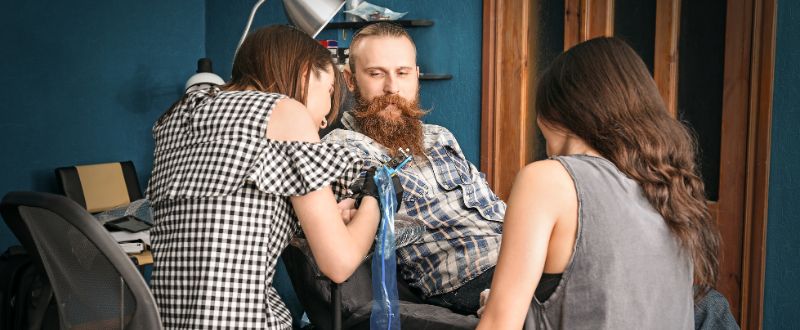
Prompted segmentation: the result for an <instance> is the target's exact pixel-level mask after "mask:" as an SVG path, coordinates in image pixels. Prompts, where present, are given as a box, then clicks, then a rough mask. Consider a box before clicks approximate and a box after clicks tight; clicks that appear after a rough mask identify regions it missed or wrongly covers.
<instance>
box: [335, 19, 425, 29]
mask: <svg viewBox="0 0 800 330" xmlns="http://www.w3.org/2000/svg"><path fill="white" fill-rule="evenodd" d="M378 22H389V23H394V24H397V25H400V26H402V27H417V26H432V25H433V21H432V20H429V19H400V20H395V21H361V22H330V23H328V25H326V26H325V28H324V29H325V30H331V29H360V28H362V27H365V26H367V25H370V24H372V23H378Z"/></svg>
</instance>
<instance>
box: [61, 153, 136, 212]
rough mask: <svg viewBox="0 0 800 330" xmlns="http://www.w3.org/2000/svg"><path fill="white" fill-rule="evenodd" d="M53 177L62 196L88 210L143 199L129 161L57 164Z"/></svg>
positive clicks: (116, 205) (104, 208)
mask: <svg viewBox="0 0 800 330" xmlns="http://www.w3.org/2000/svg"><path fill="white" fill-rule="evenodd" d="M56 179H57V181H58V183H59V186H60V187H61V189H62V190H63V192H64V196H67V197H69V199H71V200H74V201H75V202H77V203H78V204H80V205H81V206H83V208H85V209H87V210H89V212H90V213H96V212H101V211H106V210H109V209H112V208H114V207H118V206H121V205H125V204H128V203H130V202H133V201H135V200H137V199H142V198H143V196H142V190H141V188H140V187H139V179H138V178H137V176H136V169H135V168H134V166H133V162H132V161H124V162H113V163H101V164H87V165H76V166H66V167H59V168H57V169H56Z"/></svg>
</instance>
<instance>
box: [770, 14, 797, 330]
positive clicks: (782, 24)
mask: <svg viewBox="0 0 800 330" xmlns="http://www.w3.org/2000/svg"><path fill="white" fill-rule="evenodd" d="M776 45H777V47H776V52H775V87H774V88H775V91H774V95H773V105H772V146H771V153H770V180H769V181H770V182H769V217H768V220H767V269H766V283H765V285H764V329H768V330H769V329H796V328H797V327H798V324H800V313H798V312H797V311H798V308H800V239H798V235H800V221H798V219H800V203H798V202H800V197H798V196H800V147H798V143H799V142H800V128H799V127H798V125H800V2H798V1H795V0H780V1H778V24H777V40H776Z"/></svg>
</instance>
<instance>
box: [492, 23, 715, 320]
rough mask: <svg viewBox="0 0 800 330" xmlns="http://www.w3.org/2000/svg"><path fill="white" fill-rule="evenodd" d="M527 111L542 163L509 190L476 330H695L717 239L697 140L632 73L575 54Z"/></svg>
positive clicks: (640, 75)
mask: <svg viewBox="0 0 800 330" xmlns="http://www.w3.org/2000/svg"><path fill="white" fill-rule="evenodd" d="M536 110H537V112H538V118H537V124H538V125H539V128H540V129H541V131H542V133H543V135H544V137H545V139H546V140H547V154H548V155H549V156H550V159H548V160H544V161H539V162H535V163H532V164H530V165H528V166H527V167H525V168H524V169H523V170H522V171H521V172H520V173H519V174H518V176H517V178H516V180H515V181H514V186H513V188H512V191H511V196H510V197H509V200H508V210H507V211H506V216H505V223H504V226H503V242H502V245H501V248H500V257H499V260H498V263H497V267H496V271H495V275H494V280H493V282H492V288H491V294H490V295H489V299H488V303H487V305H486V308H485V312H484V313H483V314H482V317H481V322H480V325H479V326H478V328H479V329H519V328H522V327H523V326H524V327H525V328H528V329H692V328H693V322H694V320H693V296H694V295H695V292H694V290H693V289H692V285H693V283H694V284H697V285H698V287H700V288H701V290H699V291H698V296H699V295H702V294H705V292H706V291H707V289H708V288H710V286H711V285H712V284H713V283H714V282H715V281H716V277H717V268H718V264H719V262H718V259H717V253H718V250H719V233H718V231H717V229H716V227H715V225H714V223H713V221H712V220H711V217H710V215H709V213H708V210H707V207H706V201H705V195H704V188H703V183H702V181H701V179H700V177H699V175H698V174H697V173H698V172H697V170H698V169H697V166H696V163H695V151H696V146H695V141H694V138H693V136H692V134H691V133H690V131H689V130H688V129H687V128H686V127H685V126H684V125H683V124H681V123H680V122H679V121H677V120H675V119H674V118H672V117H671V116H670V115H669V114H668V113H667V111H666V108H665V106H664V103H663V102H662V100H661V96H660V94H659V92H658V89H657V87H656V85H655V82H654V81H653V78H652V77H651V76H650V73H649V72H648V70H647V68H646V67H645V65H644V63H643V62H642V60H641V59H640V58H639V56H638V55H637V54H636V53H635V52H634V51H633V50H632V49H631V48H630V47H629V46H628V45H626V44H625V43H624V42H622V41H620V40H618V39H614V38H597V39H593V40H589V41H587V42H584V43H581V44H579V45H577V46H575V47H573V48H572V49H570V50H568V51H567V52H565V53H564V54H562V55H560V56H559V57H558V58H557V59H556V60H555V61H554V62H553V64H552V65H551V66H550V68H549V69H548V70H547V71H546V72H545V73H544V74H543V76H542V77H541V79H540V81H539V85H538V87H537V94H536Z"/></svg>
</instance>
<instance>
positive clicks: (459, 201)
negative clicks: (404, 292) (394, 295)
mask: <svg viewBox="0 0 800 330" xmlns="http://www.w3.org/2000/svg"><path fill="white" fill-rule="evenodd" d="M342 123H343V125H344V127H345V128H346V130H342V129H337V130H334V131H332V132H331V133H329V134H328V135H326V136H325V137H324V138H323V140H325V141H326V142H331V143H337V144H341V145H344V146H346V147H347V148H349V149H350V150H351V151H353V152H354V153H356V154H357V155H358V156H360V158H361V159H362V160H363V161H364V165H365V166H366V167H375V166H378V165H380V164H381V163H383V162H385V161H387V160H388V159H389V157H390V156H389V155H388V153H387V151H388V150H387V149H386V148H385V147H383V146H382V145H380V144H379V143H377V142H375V141H374V140H372V139H371V138H369V137H367V136H365V135H363V134H361V133H359V129H358V125H357V123H356V122H355V120H354V118H353V116H352V115H351V114H350V113H344V114H343V117H342ZM424 136H425V141H424V147H425V150H426V153H425V156H426V157H425V158H426V159H419V158H417V159H415V160H414V161H413V162H411V164H410V166H407V167H405V168H403V169H402V170H401V171H399V172H398V175H399V177H400V182H401V184H402V186H403V189H404V190H405V192H404V194H403V200H402V201H401V202H400V203H401V208H400V211H399V212H398V213H397V215H396V217H395V218H396V221H410V222H412V223H415V224H417V225H419V226H423V227H424V228H425V230H424V231H422V232H423V233H422V235H420V237H419V238H418V239H417V240H416V241H414V242H413V243H411V244H408V245H404V246H400V247H398V249H397V257H398V264H399V265H400V270H401V274H402V276H403V277H404V278H405V279H406V280H407V281H408V282H409V284H411V285H412V286H414V287H416V288H418V289H420V290H421V291H422V294H423V296H424V297H426V298H427V297H430V296H434V295H439V294H443V293H447V292H451V291H453V290H455V289H457V288H459V287H461V286H462V285H463V284H464V283H466V282H468V281H470V280H472V279H473V278H475V277H477V276H478V275H480V274H481V273H483V272H484V271H486V270H488V269H490V268H492V267H494V265H495V264H496V263H497V255H498V253H499V250H500V239H501V236H502V225H503V216H504V214H505V211H506V204H505V203H504V202H503V201H501V200H500V199H499V198H497V196H496V195H495V194H494V193H493V192H492V190H491V189H490V188H489V185H488V184H487V182H486V180H485V175H484V174H483V173H480V172H479V171H478V169H477V168H475V166H474V165H472V163H470V162H469V161H467V160H466V159H465V158H464V154H463V152H462V151H461V148H460V147H459V145H458V142H456V139H455V137H454V136H453V134H452V133H450V131H448V130H447V129H445V128H443V127H441V126H437V125H429V124H425V125H424ZM431 179H433V180H431ZM431 181H435V182H431Z"/></svg>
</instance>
